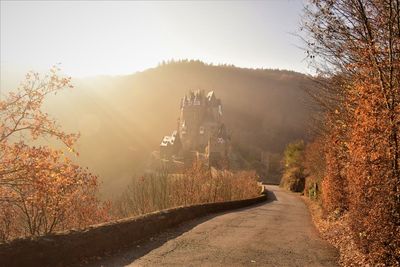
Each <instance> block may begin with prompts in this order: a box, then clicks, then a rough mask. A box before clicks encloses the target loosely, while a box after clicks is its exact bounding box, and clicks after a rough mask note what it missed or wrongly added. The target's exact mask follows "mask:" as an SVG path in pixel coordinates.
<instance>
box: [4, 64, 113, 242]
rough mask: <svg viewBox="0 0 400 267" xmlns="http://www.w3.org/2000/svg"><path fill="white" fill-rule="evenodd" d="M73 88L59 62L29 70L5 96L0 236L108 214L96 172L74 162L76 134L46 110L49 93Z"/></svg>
mask: <svg viewBox="0 0 400 267" xmlns="http://www.w3.org/2000/svg"><path fill="white" fill-rule="evenodd" d="M67 87H71V88H72V85H71V84H70V78H65V77H61V76H60V75H59V74H58V69H57V68H56V67H54V68H52V69H51V71H50V74H49V75H47V76H45V77H41V76H40V75H39V74H38V73H34V72H30V73H28V74H27V75H26V79H25V81H24V82H23V83H21V84H20V86H19V87H18V89H17V90H15V91H12V92H10V93H9V94H8V95H7V96H5V97H4V98H3V97H2V99H1V100H0V241H7V240H9V239H12V238H16V237H24V236H37V235H42V234H48V233H51V232H54V231H56V230H63V229H69V228H73V227H83V226H87V225H89V224H93V223H96V222H99V221H102V220H106V219H107V206H106V205H104V204H102V203H100V201H99V200H98V199H97V197H96V193H97V186H98V185H97V177H96V176H94V175H92V174H91V173H90V172H88V171H87V170H86V169H83V168H81V167H79V166H78V165H76V164H74V163H73V162H72V161H71V160H70V159H69V158H68V157H66V154H65V152H63V150H61V149H54V148H51V147H49V146H45V145H42V144H43V143H45V139H48V138H54V139H57V140H59V141H60V142H61V143H62V144H64V147H66V148H67V149H68V150H69V151H70V153H71V154H72V155H74V154H75V155H76V152H75V151H74V150H73V145H74V143H75V142H76V140H77V139H78V135H77V134H69V133H66V132H64V131H63V130H62V129H61V127H59V126H58V125H57V122H56V121H55V120H53V119H51V118H50V116H49V115H48V114H46V113H45V112H44V111H43V110H42V105H43V102H44V100H45V98H46V96H47V95H49V94H56V93H57V92H58V91H60V90H62V89H63V88H67Z"/></svg>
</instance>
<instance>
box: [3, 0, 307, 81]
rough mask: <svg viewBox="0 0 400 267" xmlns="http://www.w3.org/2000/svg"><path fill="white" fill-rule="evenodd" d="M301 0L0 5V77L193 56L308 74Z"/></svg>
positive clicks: (87, 71)
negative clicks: (57, 66) (53, 68)
mask: <svg viewBox="0 0 400 267" xmlns="http://www.w3.org/2000/svg"><path fill="white" fill-rule="evenodd" d="M303 5H304V1H303V0H265V1H147V2H140V1H52V2H50V1H3V0H2V1H1V25H0V29H1V32H0V35H1V38H0V39H1V42H0V44H1V47H0V48H1V54H0V55H1V62H0V63H1V74H2V77H1V79H3V78H4V76H6V75H7V74H10V73H13V72H18V71H22V72H26V71H28V70H31V69H33V70H37V71H44V70H47V69H49V68H50V67H51V66H52V65H54V64H57V63H61V68H62V70H63V71H64V72H65V73H67V74H69V75H71V76H73V77H75V76H76V77H84V76H94V75H120V74H130V73H134V72H137V71H142V70H145V69H147V68H151V67H155V66H157V64H158V63H160V62H162V61H163V60H170V59H199V60H202V61H204V62H206V63H213V64H224V63H226V64H233V65H235V66H239V67H248V68H274V69H288V70H294V71H298V72H303V73H310V72H311V70H309V69H308V68H307V63H306V61H305V60H304V58H305V53H304V51H303V50H302V49H301V48H299V47H301V46H302V43H301V41H300V39H299V38H298V37H296V36H295V34H296V33H297V32H298V30H299V22H300V16H301V12H302V8H303Z"/></svg>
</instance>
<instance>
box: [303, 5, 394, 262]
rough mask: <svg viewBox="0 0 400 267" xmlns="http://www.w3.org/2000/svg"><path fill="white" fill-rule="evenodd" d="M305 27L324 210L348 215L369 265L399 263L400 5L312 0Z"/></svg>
mask: <svg viewBox="0 0 400 267" xmlns="http://www.w3.org/2000/svg"><path fill="white" fill-rule="evenodd" d="M303 29H304V30H305V31H306V32H307V33H308V45H309V51H308V53H309V55H310V57H311V58H312V59H313V60H314V63H317V64H318V65H317V66H319V73H320V76H319V77H318V78H317V79H316V82H317V83H318V86H316V88H314V89H315V90H311V93H312V95H313V97H314V98H315V99H317V100H318V103H319V104H320V105H321V107H323V112H322V114H321V116H320V118H321V123H320V125H322V126H323V127H322V128H323V131H322V132H321V133H320V134H319V136H320V137H319V138H320V139H319V140H323V142H324V145H323V146H324V149H323V150H322V151H323V152H322V153H323V155H324V158H325V173H324V175H323V178H322V203H323V207H324V209H325V211H326V212H327V213H335V214H336V215H338V216H341V215H342V214H345V215H346V217H347V216H348V222H349V226H350V229H351V232H352V238H353V240H354V241H355V243H356V244H357V248H358V249H359V250H360V251H361V252H362V253H363V254H364V255H365V256H366V258H367V262H368V263H369V264H370V265H373V266H375V265H386V266H398V265H400V170H399V166H400V165H399V164H400V146H399V141H400V140H399V128H400V104H399V103H400V4H399V1H397V0H384V1H382V0H379V1H378V0H357V1H344V0H334V1H332V0H312V1H310V4H309V6H308V7H307V8H306V12H305V23H304V25H303ZM306 162H307V159H306ZM308 165H309V166H310V163H308ZM353 264H357V262H354V263H353Z"/></svg>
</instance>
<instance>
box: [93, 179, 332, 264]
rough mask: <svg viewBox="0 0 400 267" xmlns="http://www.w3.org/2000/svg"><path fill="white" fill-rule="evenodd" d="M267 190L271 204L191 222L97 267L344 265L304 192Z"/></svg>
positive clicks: (102, 262) (271, 187)
mask: <svg viewBox="0 0 400 267" xmlns="http://www.w3.org/2000/svg"><path fill="white" fill-rule="evenodd" d="M267 189H268V190H269V197H270V198H269V201H268V202H266V203H262V204H259V205H256V206H252V207H249V208H245V209H240V210H236V211H231V212H226V213H220V214H216V215H211V216H208V217H205V218H201V219H197V220H194V221H191V222H189V223H188V224H185V225H183V226H181V227H180V228H178V229H175V230H172V231H171V232H168V233H164V234H162V235H161V236H159V237H156V238H154V239H150V240H149V241H148V242H146V243H145V244H142V245H140V246H137V247H136V248H134V249H131V250H130V251H125V252H123V253H119V255H115V256H113V257H111V258H108V259H105V260H100V261H98V262H96V263H94V264H93V266H338V265H337V259H338V254H337V251H336V250H335V248H333V247H332V246H330V245H329V244H328V243H327V242H325V241H324V240H322V239H321V238H320V237H319V236H318V233H317V231H316V230H315V228H314V226H313V224H312V222H311V218H310V214H309V212H308V209H307V207H306V206H305V204H304V202H303V201H302V200H301V199H300V197H299V196H298V195H296V194H294V193H289V192H286V191H284V190H282V189H280V188H279V187H277V186H267Z"/></svg>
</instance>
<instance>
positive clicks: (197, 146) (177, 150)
mask: <svg viewBox="0 0 400 267" xmlns="http://www.w3.org/2000/svg"><path fill="white" fill-rule="evenodd" d="M229 146H230V136H229V135H228V133H227V130H226V128H225V125H224V123H223V117H222V104H221V100H220V99H217V98H216V96H215V93H214V92H213V91H211V92H209V93H208V94H205V92H204V91H203V90H198V91H194V92H193V91H190V92H189V93H188V94H187V95H185V96H184V97H183V98H182V99H181V105H180V116H179V119H178V125H177V129H176V130H175V131H174V132H173V133H172V134H171V135H169V136H164V138H163V140H162V141H161V144H160V158H161V159H162V160H164V161H168V162H170V161H175V162H179V161H181V162H183V163H186V164H190V163H191V162H192V161H193V160H194V159H197V160H202V161H204V162H205V163H206V164H207V165H208V166H210V167H211V166H213V167H219V166H220V165H221V163H222V162H224V161H225V162H227V159H228V153H229Z"/></svg>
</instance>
